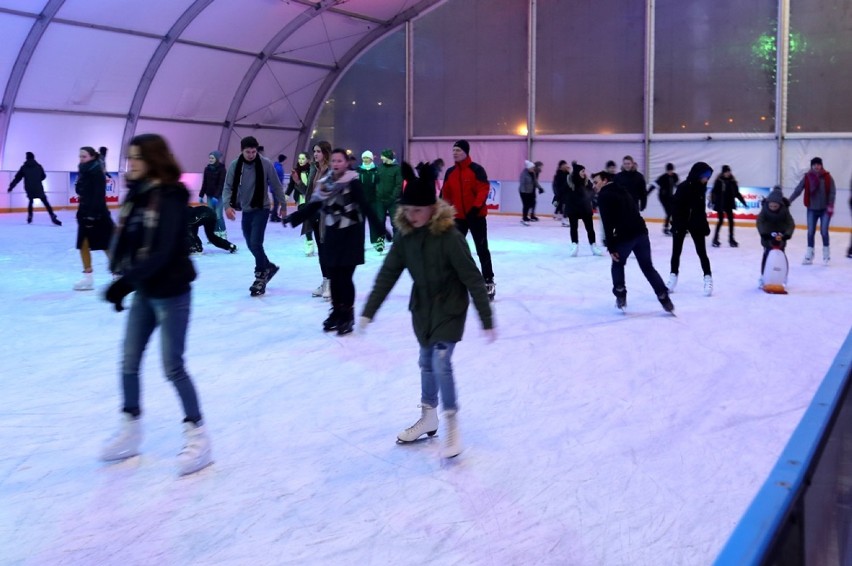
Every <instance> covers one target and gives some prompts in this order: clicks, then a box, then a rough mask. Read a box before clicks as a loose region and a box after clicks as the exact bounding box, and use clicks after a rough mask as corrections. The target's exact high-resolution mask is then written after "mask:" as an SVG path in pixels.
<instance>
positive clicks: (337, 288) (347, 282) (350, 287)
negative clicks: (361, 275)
mask: <svg viewBox="0 0 852 566" xmlns="http://www.w3.org/2000/svg"><path fill="white" fill-rule="evenodd" d="M326 271H327V272H328V278H329V286H330V289H331V304H332V305H334V306H336V307H338V306H339V307H346V308H351V307H352V306H354V305H355V283H354V282H353V281H352V276H353V275H355V266H354V265H340V266H334V267H326Z"/></svg>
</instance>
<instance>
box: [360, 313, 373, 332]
mask: <svg viewBox="0 0 852 566" xmlns="http://www.w3.org/2000/svg"><path fill="white" fill-rule="evenodd" d="M371 322H373V319H372V318H368V317H366V316H362V317H359V318H358V332H367V325H368V324H370V323H371Z"/></svg>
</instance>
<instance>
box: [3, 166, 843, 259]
mask: <svg viewBox="0 0 852 566" xmlns="http://www.w3.org/2000/svg"><path fill="white" fill-rule="evenodd" d="M15 173H16V171H0V213H3V212H26V210H27V204H28V200H27V195H26V192H25V191H24V187H23V182H21V183H19V184H18V186H16V187H15V189H14V191H12V192H11V193H9V192H6V190H5V189H6V188H8V187H9V183H10V182H11V181H12V178H13V177H14V176H15ZM118 178H119V179H123V176H122V175H118ZM70 179H71V177H70V174H69V172H68V171H47V179H46V180H45V183H44V186H45V193H46V195H47V198H48V200H49V201H50V204H51V206H52V207H53V208H54V209H55V210H77V204H76V203H74V202H72V198H73V197H74V196H75V192H74V187H73V186H72V185H71V180H70ZM181 180H182V181H183V183H184V184H185V185H186V186H187V188H188V189H189V191H190V195H191V196H190V198H191V199H192V200H193V201H197V200H198V191H199V190H200V189H201V180H202V174H201V173H184V174H183V176H182V177H181ZM518 184H519V183H518V181H516V180H513V181H500V182H499V185H500V187H501V190H500V197H499V199H500V206H499V209H498V210H492V211H491V212H490V214H497V215H499V214H508V215H518V214H520V213H521V198H520V196H519V194H518ZM541 185H542V187H543V188H544V189H545V193H544V194H543V195H540V196H539V198H538V204H537V207H536V208H537V213H538V215H539V216H551V215H552V213H553V207H552V206H551V204H550V201H551V200H552V194H553V192H552V190H551V183H550V182H548V181H544V182H542V183H541ZM126 192H127V191H126V189H125V188H124V187H123V186H119V187H118V193H119V199H118V200H119V201H121V200H122V199H123V198H124V195H125V194H126ZM849 193H850V189H846V188H841V187H838V189H837V200H836V203H835V212H834V216H833V217H832V219H831V226H830V231H831V232H840V233H849V232H852V211H850V209H849V206H848V202H849ZM287 202H288V203H289V204H293V201H292V200H291V199H289V198H288V201H287ZM36 206H37V207H38V208H39V209H42V208H43V206H42V205H41V203H38V202H37V203H36ZM108 206H109V207H110V208H118V204H117V203H109V204H108ZM791 212H792V213H793V218H795V219H797V220H798V221H799V222H803V221H804V220H805V218H806V211H805V208H804V205H803V204H802V199H801V198H800V199H798V200H797V201H796V202H794V203H793V206H792V208H791ZM642 215H643V216H644V217H645V219H646V220H648V221H649V222H662V221H663V218H664V217H665V214H664V211H663V207H662V205H661V204H660V202H659V199H658V198H656V196H655V194H654V193H652V195H651V196H650V197H649V198H648V207H647V208H646V209H645V211H644V212H643V214H642ZM714 221H715V220H714V219H710V222H711V224H712V223H713V222H714ZM735 224H736V225H737V226H746V227H748V226H754V221H753V220H747V219H735ZM806 228H807V226H806V225H805V224H804V223H800V224H798V223H797V225H796V229H797V230H802V231H804V230H805V229H806ZM842 245H843V247H844V248H845V247H846V246H847V245H848V244H847V243H845V242H843V243H842Z"/></svg>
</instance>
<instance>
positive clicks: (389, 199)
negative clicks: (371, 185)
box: [376, 163, 402, 204]
mask: <svg viewBox="0 0 852 566" xmlns="http://www.w3.org/2000/svg"><path fill="white" fill-rule="evenodd" d="M376 170H377V172H378V180H377V181H376V199H377V200H379V201H380V202H383V203H386V204H390V203H393V202H396V201H398V200H399V195H400V194H402V169H401V168H400V167H399V165H397V164H396V163H391V164H390V165H386V164H384V163H382V164H381V165H376Z"/></svg>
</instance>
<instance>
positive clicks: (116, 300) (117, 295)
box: [104, 277, 133, 312]
mask: <svg viewBox="0 0 852 566" xmlns="http://www.w3.org/2000/svg"><path fill="white" fill-rule="evenodd" d="M132 292H133V285H131V284H130V283H128V281H127V278H125V277H119V278H118V279H116V280H115V281H113V282H112V285H110V286H109V287H108V288H107V290H106V293H105V294H104V298H105V299H106V300H107V301H108V302H110V303H112V304H113V306H114V307H115V312H121V311H123V310H124V305H122V304H121V302H122V301H123V300H124V297H126V296H127V295H129V294H130V293H132Z"/></svg>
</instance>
